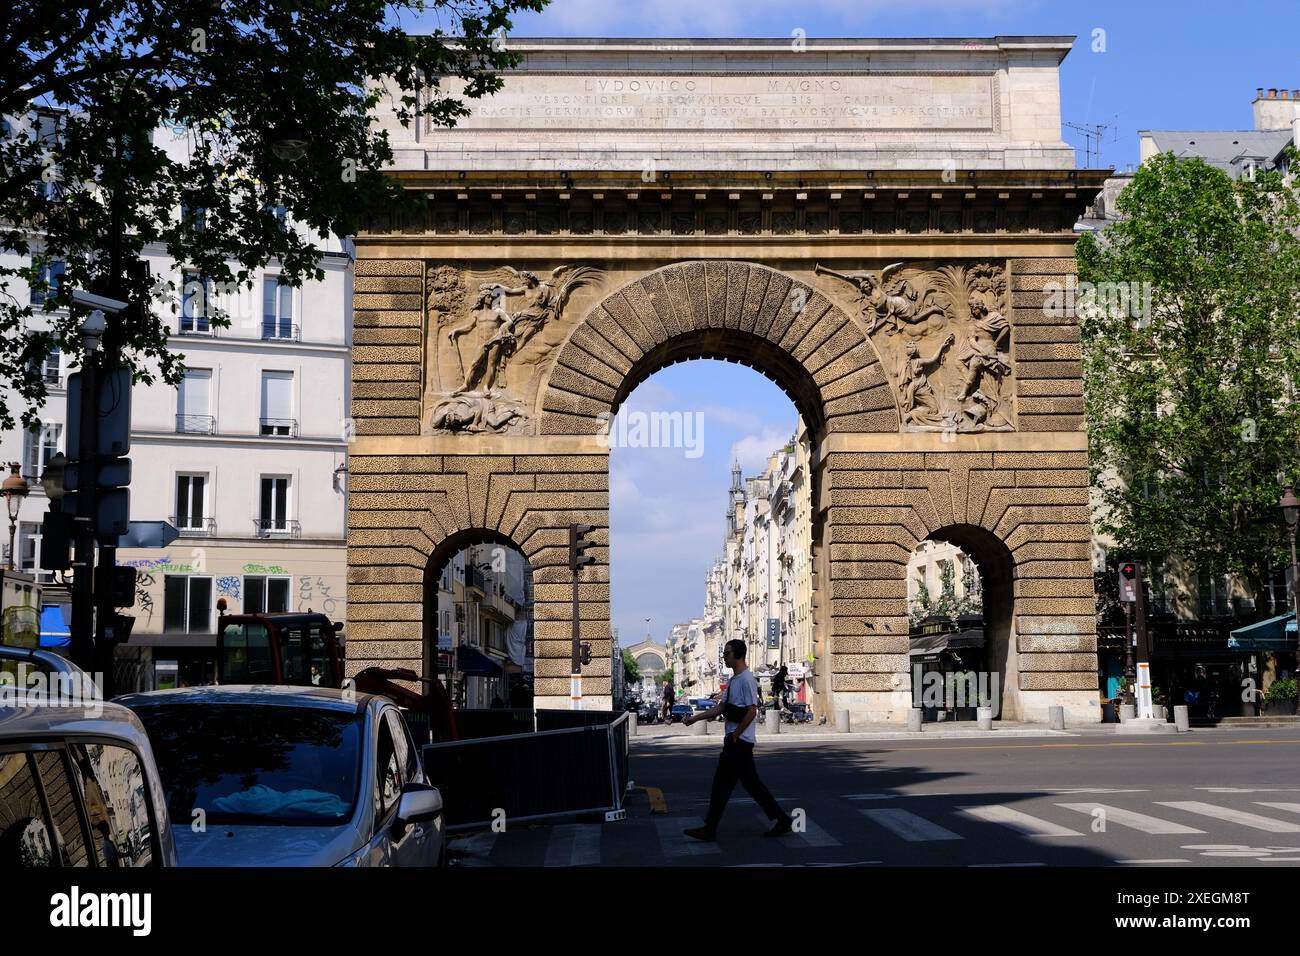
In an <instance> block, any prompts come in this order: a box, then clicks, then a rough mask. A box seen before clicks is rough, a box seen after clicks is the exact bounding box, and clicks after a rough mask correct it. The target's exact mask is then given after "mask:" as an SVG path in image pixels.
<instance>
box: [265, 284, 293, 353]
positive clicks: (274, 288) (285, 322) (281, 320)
mask: <svg viewBox="0 0 1300 956" xmlns="http://www.w3.org/2000/svg"><path fill="white" fill-rule="evenodd" d="M295 331H296V328H295V326H294V324H293V286H289V285H281V284H280V283H279V281H278V276H270V275H269V276H263V277H262V338H264V339H293V338H297V336H296V335H295V334H294V333H295Z"/></svg>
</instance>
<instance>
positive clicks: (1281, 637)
mask: <svg viewBox="0 0 1300 956" xmlns="http://www.w3.org/2000/svg"><path fill="white" fill-rule="evenodd" d="M1228 647H1229V649H1230V650H1234V651H1294V650H1295V649H1296V624H1295V612H1294V611H1292V612H1291V613H1290V614H1281V615H1279V616H1277V617H1270V618H1269V619H1268V620H1266V621H1256V622H1255V623H1254V624H1248V625H1246V626H1245V627H1239V628H1237V629H1236V630H1235V631H1233V632H1232V633H1231V634H1230V635H1229V636H1228Z"/></svg>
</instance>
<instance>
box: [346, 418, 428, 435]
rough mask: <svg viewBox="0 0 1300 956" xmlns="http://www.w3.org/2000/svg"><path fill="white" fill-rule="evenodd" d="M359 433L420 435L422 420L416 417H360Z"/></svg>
mask: <svg viewBox="0 0 1300 956" xmlns="http://www.w3.org/2000/svg"><path fill="white" fill-rule="evenodd" d="M356 433H357V434H358V435H418V434H420V422H419V420H418V419H416V418H359V419H357V422H356Z"/></svg>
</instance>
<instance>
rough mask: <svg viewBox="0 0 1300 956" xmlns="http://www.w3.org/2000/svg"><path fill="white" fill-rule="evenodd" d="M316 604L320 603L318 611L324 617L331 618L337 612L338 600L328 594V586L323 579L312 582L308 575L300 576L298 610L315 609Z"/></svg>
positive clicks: (319, 578) (318, 578)
mask: <svg viewBox="0 0 1300 956" xmlns="http://www.w3.org/2000/svg"><path fill="white" fill-rule="evenodd" d="M317 602H319V603H320V611H321V612H322V613H323V614H324V615H325V616H326V617H333V616H334V612H335V611H337V610H338V599H337V598H335V597H334V596H333V595H331V594H330V586H329V585H328V584H326V583H325V579H324V578H322V577H317V578H316V579H315V581H313V580H312V576H311V575H310V574H304V575H302V576H300V577H299V578H298V610H299V611H306V610H308V609H309V608H310V609H315V607H316V604H317Z"/></svg>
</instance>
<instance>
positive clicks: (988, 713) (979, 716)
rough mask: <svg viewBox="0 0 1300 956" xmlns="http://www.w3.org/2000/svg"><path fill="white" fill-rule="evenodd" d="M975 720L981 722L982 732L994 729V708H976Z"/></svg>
mask: <svg viewBox="0 0 1300 956" xmlns="http://www.w3.org/2000/svg"><path fill="white" fill-rule="evenodd" d="M975 719H976V721H978V722H979V726H980V730H992V729H993V708H992V707H977V708H975Z"/></svg>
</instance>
